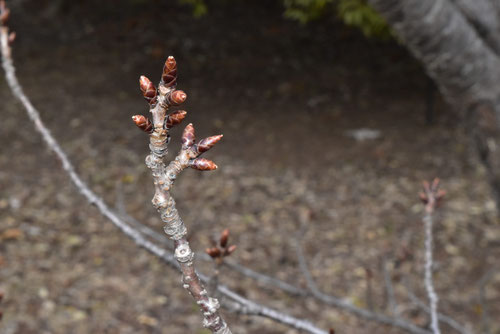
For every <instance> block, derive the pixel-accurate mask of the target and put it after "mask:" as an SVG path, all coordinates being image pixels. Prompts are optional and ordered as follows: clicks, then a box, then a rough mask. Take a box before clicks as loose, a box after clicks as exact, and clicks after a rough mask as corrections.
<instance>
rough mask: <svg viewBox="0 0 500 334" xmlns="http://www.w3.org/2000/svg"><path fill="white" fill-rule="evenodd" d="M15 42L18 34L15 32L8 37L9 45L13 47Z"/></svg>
mask: <svg viewBox="0 0 500 334" xmlns="http://www.w3.org/2000/svg"><path fill="white" fill-rule="evenodd" d="M15 40H16V33H15V32H14V31H13V32H11V33H10V34H9V37H8V42H9V45H12V44H13V43H14V41H15Z"/></svg>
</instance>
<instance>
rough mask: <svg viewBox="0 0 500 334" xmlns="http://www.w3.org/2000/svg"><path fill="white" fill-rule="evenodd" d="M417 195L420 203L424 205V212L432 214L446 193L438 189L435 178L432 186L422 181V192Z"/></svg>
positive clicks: (437, 181)
mask: <svg viewBox="0 0 500 334" xmlns="http://www.w3.org/2000/svg"><path fill="white" fill-rule="evenodd" d="M418 195H419V197H420V200H421V201H422V203H424V204H425V206H426V210H427V211H429V212H432V211H433V210H434V209H435V208H436V207H438V206H439V205H440V204H441V201H442V199H443V198H444V196H445V195H446V191H444V190H442V189H439V179H438V178H435V179H434V180H433V181H432V184H431V183H429V182H427V181H424V182H423V191H422V192H420V193H419V194H418Z"/></svg>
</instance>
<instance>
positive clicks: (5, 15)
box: [0, 4, 10, 25]
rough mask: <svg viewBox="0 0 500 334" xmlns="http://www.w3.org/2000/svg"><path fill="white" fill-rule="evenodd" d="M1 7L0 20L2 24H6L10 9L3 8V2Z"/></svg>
mask: <svg viewBox="0 0 500 334" xmlns="http://www.w3.org/2000/svg"><path fill="white" fill-rule="evenodd" d="M2 7H3V8H1V9H0V22H1V23H2V25H6V24H7V22H9V17H10V9H8V8H5V4H4V5H3V6H2Z"/></svg>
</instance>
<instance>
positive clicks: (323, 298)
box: [296, 231, 430, 334]
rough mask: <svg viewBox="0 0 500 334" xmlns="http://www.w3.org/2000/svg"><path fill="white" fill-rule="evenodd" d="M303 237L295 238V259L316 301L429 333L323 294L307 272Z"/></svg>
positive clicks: (421, 333) (412, 330) (365, 317)
mask: <svg viewBox="0 0 500 334" xmlns="http://www.w3.org/2000/svg"><path fill="white" fill-rule="evenodd" d="M304 235H305V233H304V232H303V231H301V232H300V233H298V234H297V237H296V252H297V259H298V262H299V267H300V270H301V271H302V274H303V276H304V278H305V280H306V282H307V287H308V288H309V291H311V293H312V295H313V296H314V297H315V298H316V299H318V300H321V301H323V302H325V303H327V304H331V305H334V306H336V307H339V308H342V309H345V310H348V311H349V312H351V313H353V314H356V315H357V316H359V317H361V318H364V319H367V320H373V321H376V322H379V323H381V324H385V325H389V326H393V327H398V328H401V329H404V330H406V331H408V332H409V333H415V334H429V333H430V332H429V331H427V330H425V329H423V328H420V327H418V326H415V325H413V324H412V323H410V322H407V321H405V320H403V319H401V318H393V317H389V316H386V315H384V314H380V313H375V312H372V311H369V310H366V309H361V308H357V307H355V306H354V305H352V304H351V303H349V302H347V301H345V300H341V299H338V298H336V297H333V296H330V295H327V294H324V293H323V292H321V291H320V290H319V288H318V286H317V284H316V282H315V281H314V278H313V277H312V274H311V272H310V271H309V268H308V265H307V260H306V257H305V255H304V250H303V248H302V237H303V236H304Z"/></svg>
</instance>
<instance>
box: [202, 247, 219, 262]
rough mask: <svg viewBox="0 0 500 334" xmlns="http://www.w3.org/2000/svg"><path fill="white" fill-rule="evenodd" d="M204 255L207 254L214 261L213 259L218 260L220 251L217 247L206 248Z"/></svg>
mask: <svg viewBox="0 0 500 334" xmlns="http://www.w3.org/2000/svg"><path fill="white" fill-rule="evenodd" d="M205 253H207V254H208V255H210V257H211V258H212V259H215V258H218V257H220V256H221V251H220V249H219V248H217V247H213V248H207V249H206V250H205Z"/></svg>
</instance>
